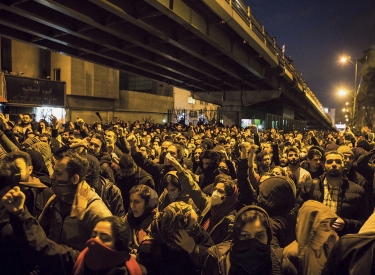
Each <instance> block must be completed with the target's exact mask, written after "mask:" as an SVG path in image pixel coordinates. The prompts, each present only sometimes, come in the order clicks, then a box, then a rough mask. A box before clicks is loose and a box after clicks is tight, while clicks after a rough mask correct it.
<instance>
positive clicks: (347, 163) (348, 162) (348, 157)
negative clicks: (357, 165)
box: [344, 154, 354, 172]
mask: <svg viewBox="0 0 375 275" xmlns="http://www.w3.org/2000/svg"><path fill="white" fill-rule="evenodd" d="M353 161H354V156H353V155H352V154H344V171H345V172H349V171H350V169H352V166H353Z"/></svg>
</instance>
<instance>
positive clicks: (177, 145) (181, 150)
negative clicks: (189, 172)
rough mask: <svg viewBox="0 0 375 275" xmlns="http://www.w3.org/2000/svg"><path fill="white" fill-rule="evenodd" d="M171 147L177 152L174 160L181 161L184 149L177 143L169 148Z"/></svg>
mask: <svg viewBox="0 0 375 275" xmlns="http://www.w3.org/2000/svg"><path fill="white" fill-rule="evenodd" d="M171 146H174V147H175V148H176V150H177V156H176V159H177V160H182V159H183V158H184V148H183V147H182V146H181V145H180V144H177V143H173V144H171V145H170V146H169V147H171Z"/></svg>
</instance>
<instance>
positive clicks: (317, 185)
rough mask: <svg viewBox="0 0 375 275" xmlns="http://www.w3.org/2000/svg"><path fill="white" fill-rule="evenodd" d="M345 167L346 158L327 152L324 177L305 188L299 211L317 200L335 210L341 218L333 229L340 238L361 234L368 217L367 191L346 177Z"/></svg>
mask: <svg viewBox="0 0 375 275" xmlns="http://www.w3.org/2000/svg"><path fill="white" fill-rule="evenodd" d="M344 165H345V164H344V155H343V154H341V153H339V152H337V151H329V152H327V153H326V155H325V163H324V174H323V175H322V176H320V177H318V178H316V179H313V180H311V181H308V182H306V183H304V184H302V187H301V193H300V194H299V196H298V199H297V207H298V206H302V204H303V203H304V202H305V201H307V200H316V201H320V202H322V203H323V204H324V205H326V206H328V207H329V208H330V209H332V211H334V212H335V213H336V214H337V216H338V218H337V219H336V220H335V222H334V223H333V225H332V226H333V228H334V229H335V230H336V231H337V233H338V235H339V236H343V235H345V234H355V233H358V230H359V229H360V228H361V226H362V225H363V223H364V221H365V220H366V219H367V218H368V217H369V206H368V199H367V195H366V193H365V190H364V189H363V188H362V187H361V186H359V185H358V184H356V183H354V182H352V181H350V180H348V178H346V177H344Z"/></svg>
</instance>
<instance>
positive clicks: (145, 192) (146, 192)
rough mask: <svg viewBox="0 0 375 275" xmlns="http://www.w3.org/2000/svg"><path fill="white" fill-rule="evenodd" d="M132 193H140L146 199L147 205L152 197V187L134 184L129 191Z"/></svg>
mask: <svg viewBox="0 0 375 275" xmlns="http://www.w3.org/2000/svg"><path fill="white" fill-rule="evenodd" d="M132 194H138V195H139V196H140V197H141V199H142V200H144V201H145V205H148V203H149V202H150V197H151V187H148V186H147V185H144V184H138V185H134V186H133V187H132V189H130V191H129V196H130V195H132Z"/></svg>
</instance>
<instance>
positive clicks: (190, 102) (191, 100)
mask: <svg viewBox="0 0 375 275" xmlns="http://www.w3.org/2000/svg"><path fill="white" fill-rule="evenodd" d="M188 103H189V104H195V99H194V98H192V97H191V96H189V97H188Z"/></svg>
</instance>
